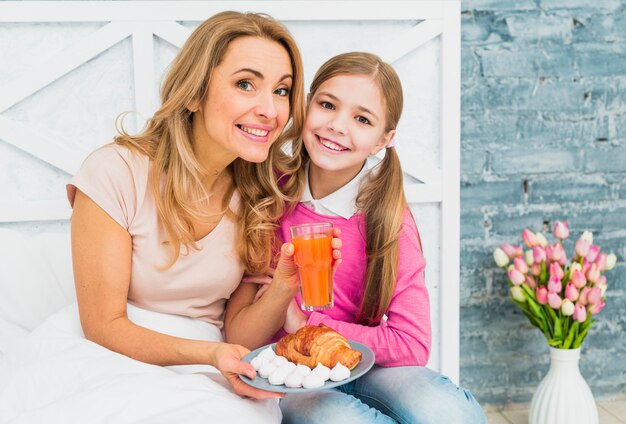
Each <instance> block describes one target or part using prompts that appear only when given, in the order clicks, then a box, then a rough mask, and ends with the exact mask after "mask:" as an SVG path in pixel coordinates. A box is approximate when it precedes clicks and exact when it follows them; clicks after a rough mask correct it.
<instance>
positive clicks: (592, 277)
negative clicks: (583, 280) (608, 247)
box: [586, 263, 600, 283]
mask: <svg viewBox="0 0 626 424" xmlns="http://www.w3.org/2000/svg"><path fill="white" fill-rule="evenodd" d="M586 275H587V281H591V282H592V283H595V282H596V281H598V279H599V278H600V270H599V269H598V265H596V264H595V263H593V264H591V266H590V267H589V270H588V271H587V274H586Z"/></svg>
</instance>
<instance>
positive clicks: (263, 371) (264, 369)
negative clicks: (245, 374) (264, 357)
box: [259, 361, 277, 378]
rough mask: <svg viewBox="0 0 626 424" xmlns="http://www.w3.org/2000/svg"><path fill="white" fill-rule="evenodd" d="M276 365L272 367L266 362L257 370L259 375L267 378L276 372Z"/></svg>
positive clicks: (269, 362)
mask: <svg viewBox="0 0 626 424" xmlns="http://www.w3.org/2000/svg"><path fill="white" fill-rule="evenodd" d="M276 368H277V367H276V365H274V364H273V363H272V362H271V361H267V362H265V363H263V365H261V368H259V375H260V376H261V377H263V378H267V377H269V376H270V374H272V373H273V372H274V371H275V370H276Z"/></svg>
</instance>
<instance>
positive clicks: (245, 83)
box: [237, 80, 252, 91]
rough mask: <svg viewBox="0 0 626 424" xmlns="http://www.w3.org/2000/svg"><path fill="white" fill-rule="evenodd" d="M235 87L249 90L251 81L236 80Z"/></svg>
mask: <svg viewBox="0 0 626 424" xmlns="http://www.w3.org/2000/svg"><path fill="white" fill-rule="evenodd" d="M237 87H239V88H241V89H242V90H244V91H251V90H252V83H251V82H250V81H248V80H241V81H237Z"/></svg>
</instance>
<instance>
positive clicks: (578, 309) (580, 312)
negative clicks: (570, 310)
mask: <svg viewBox="0 0 626 424" xmlns="http://www.w3.org/2000/svg"><path fill="white" fill-rule="evenodd" d="M572 318H574V319H575V320H576V321H578V322H580V323H583V322H585V320H587V308H585V305H581V304H580V303H576V306H575V307H574V315H572Z"/></svg>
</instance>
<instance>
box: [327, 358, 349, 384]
mask: <svg viewBox="0 0 626 424" xmlns="http://www.w3.org/2000/svg"><path fill="white" fill-rule="evenodd" d="M348 377H350V370H349V369H348V367H346V366H344V365H343V364H342V363H341V362H337V365H335V366H334V367H333V369H332V370H331V371H330V379H331V380H333V381H342V380H345V379H346V378H348Z"/></svg>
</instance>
